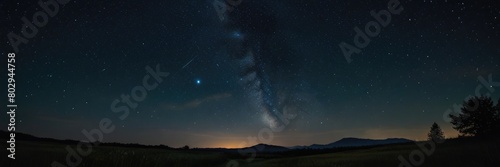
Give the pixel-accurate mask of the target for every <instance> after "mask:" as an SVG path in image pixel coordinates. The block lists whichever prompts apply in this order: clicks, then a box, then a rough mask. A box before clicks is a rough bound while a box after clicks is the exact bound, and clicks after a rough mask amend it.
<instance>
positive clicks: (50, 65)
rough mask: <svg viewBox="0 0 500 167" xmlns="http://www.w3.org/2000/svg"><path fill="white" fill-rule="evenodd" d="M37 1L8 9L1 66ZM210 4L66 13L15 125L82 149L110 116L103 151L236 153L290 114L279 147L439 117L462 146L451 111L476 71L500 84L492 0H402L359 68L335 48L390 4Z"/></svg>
mask: <svg viewBox="0 0 500 167" xmlns="http://www.w3.org/2000/svg"><path fill="white" fill-rule="evenodd" d="M37 2H38V1H34V0H29V1H14V0H5V1H1V2H0V15H2V17H1V20H0V22H1V26H0V35H1V36H0V39H1V41H0V52H1V53H0V54H1V55H2V57H4V58H2V64H6V59H7V53H9V52H13V48H12V47H11V45H10V43H9V39H8V38H7V34H8V33H10V32H14V33H17V34H20V30H21V28H22V25H23V22H22V20H21V18H22V17H23V16H26V17H27V18H28V19H29V20H32V18H31V17H32V16H33V14H34V13H35V12H37V11H40V10H42V9H41V7H39V6H38V3H37ZM213 2H214V1H212V0H201V1H194V0H186V1H180V0H179V1H168V2H167V1H160V0H152V1H147V2H143V1H131V0H122V1H97V0H89V1H70V2H69V3H67V4H66V5H62V6H60V10H59V12H58V13H57V15H55V16H54V17H50V18H49V19H48V23H47V25H46V26H44V27H41V28H39V31H38V33H37V35H36V36H35V37H33V38H31V39H29V42H28V43H27V44H21V45H19V51H18V52H17V53H16V65H17V69H16V81H17V104H18V113H17V115H16V118H17V119H18V122H17V123H18V124H17V129H16V130H17V131H18V132H24V133H29V134H33V135H36V136H41V137H50V138H57V139H76V140H83V139H85V138H84V136H83V135H82V132H81V131H82V130H83V129H86V130H90V129H94V128H96V127H98V126H99V121H100V120H101V119H103V118H109V119H111V120H112V121H113V124H114V125H116V129H115V130H114V131H113V132H112V133H110V134H106V135H105V136H104V141H105V142H126V143H142V144H165V145H169V146H172V147H181V146H184V145H189V146H191V147H228V148H229V147H241V146H249V144H248V145H240V143H242V142H245V141H247V137H257V136H258V134H259V131H260V130H262V129H264V128H272V127H273V126H277V125H278V124H280V123H279V119H277V116H276V115H279V114H280V113H281V114H282V113H287V114H285V117H287V118H291V119H290V121H289V123H288V124H286V126H285V129H284V130H282V131H280V132H276V133H274V134H273V136H274V138H273V140H272V142H271V143H270V144H275V145H283V146H294V145H310V144H314V143H317V144H324V143H330V142H333V141H336V140H339V139H341V138H343V137H360V138H374V139H381V138H391V137H404V138H408V139H415V140H423V139H425V137H426V134H427V132H428V130H429V128H430V126H431V125H432V123H433V122H437V123H438V124H440V125H441V127H442V128H443V130H444V132H445V135H446V136H448V137H455V136H457V132H456V131H455V130H453V129H452V128H451V125H450V124H449V123H447V122H445V120H443V113H445V111H446V110H447V109H449V108H451V106H452V105H453V104H455V103H456V104H460V103H461V102H462V101H463V100H464V98H465V97H467V96H469V95H473V94H474V92H475V89H476V87H477V86H478V84H481V82H480V81H478V77H479V76H482V77H484V78H487V76H488V75H490V74H491V75H492V77H493V80H494V81H496V80H500V75H499V74H500V67H499V64H500V47H499V46H500V45H499V44H500V38H499V32H500V31H499V29H500V5H499V4H498V3H496V1H493V0H479V1H464V0H457V1H454V0H418V1H416V0H402V1H401V6H402V7H403V8H404V10H403V11H402V12H401V13H400V14H398V15H396V14H393V15H392V21H391V22H390V24H389V25H387V26H386V27H383V28H381V31H380V34H379V35H378V36H376V37H373V38H371V42H370V43H369V45H368V46H366V47H365V48H363V49H361V50H362V51H361V53H359V54H353V55H352V60H353V61H352V62H350V63H348V62H347V61H346V58H345V57H344V55H343V53H342V50H341V49H340V47H339V44H340V43H341V42H346V43H350V44H351V45H353V37H354V36H355V35H356V32H355V30H354V27H360V28H361V29H363V30H364V27H365V25H366V24H367V23H368V22H370V21H373V20H375V19H374V18H373V17H372V16H371V15H370V11H372V10H375V11H380V10H386V9H387V3H388V2H389V1H377V0H362V1H338V0H332V1H319V0H312V1H305V0H304V1H298V0H297V1H295V0H294V1H289V0H277V1H272V2H270V1H263V0H252V1H249V0H242V3H241V4H238V5H236V6H234V7H233V10H232V11H231V12H227V13H226V15H225V16H226V17H225V20H221V19H220V17H219V15H218V13H217V12H216V8H215V7H214V6H213ZM220 2H223V1H220ZM157 65H159V67H160V69H161V71H164V72H169V73H170V75H169V76H167V77H164V78H163V82H161V83H159V84H158V86H157V87H156V88H155V89H154V90H151V91H148V93H147V96H146V97H145V99H144V100H143V101H140V102H137V104H138V106H137V107H136V108H135V109H130V114H129V115H128V117H127V118H126V119H124V120H120V119H119V116H120V114H118V113H114V112H112V111H111V109H110V105H111V104H112V102H113V101H114V100H115V99H119V100H121V96H122V95H127V94H131V91H132V90H133V88H134V87H136V86H140V85H142V83H143V78H144V76H146V75H148V71H147V70H146V69H145V68H146V67H147V66H150V67H151V68H153V69H155V67H156V66H157ZM2 67H5V66H4V65H2ZM2 73H6V70H4V69H2ZM483 91H484V92H486V91H487V90H483ZM491 95H492V96H493V97H494V99H498V97H499V93H498V92H491ZM2 99H4V100H2V101H4V102H5V101H6V97H2ZM495 101H496V100H495ZM4 102H2V104H5V103H4ZM7 121H8V120H7V119H4V117H2V119H1V120H0V123H1V124H2V125H6V124H7Z"/></svg>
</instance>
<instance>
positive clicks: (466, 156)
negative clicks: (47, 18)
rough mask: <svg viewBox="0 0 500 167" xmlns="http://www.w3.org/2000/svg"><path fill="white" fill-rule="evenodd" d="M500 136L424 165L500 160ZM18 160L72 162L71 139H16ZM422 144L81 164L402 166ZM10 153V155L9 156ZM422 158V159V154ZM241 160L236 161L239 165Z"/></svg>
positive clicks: (108, 153)
mask: <svg viewBox="0 0 500 167" xmlns="http://www.w3.org/2000/svg"><path fill="white" fill-rule="evenodd" d="M499 143H500V142H499V141H498V140H477V139H466V140H448V141H446V142H445V143H443V144H438V145H436V149H435V152H434V153H432V154H431V155H430V156H426V155H425V159H424V160H423V164H422V165H420V166H434V167H435V166H454V167H457V166H459V167H460V166H464V167H469V166H475V167H480V166H488V167H490V166H491V167H497V166H500V158H499V157H500V144H499ZM16 145H17V147H16V148H17V150H16V160H15V161H10V160H9V161H2V163H1V164H2V165H1V166H2V167H14V166H16V167H24V166H26V167H31V166H50V164H51V163H52V162H53V161H54V160H56V161H59V162H61V163H62V164H65V165H66V163H65V162H66V154H67V151H66V150H65V146H66V145H65V144H59V143H51V142H23V141H18V142H17V143H16ZM414 150H420V149H419V147H418V146H417V145H416V144H415V143H410V144H400V145H389V146H379V147H373V148H364V149H355V150H348V151H341V152H335V153H322V154H314V153H313V155H301V156H298V155H289V154H282V153H274V154H258V155H257V157H256V159H254V160H252V161H251V162H247V161H246V157H244V156H240V155H237V154H228V153H220V152H216V151H196V150H170V149H160V148H134V147H111V146H99V147H95V148H93V151H92V153H91V154H90V155H89V156H86V157H83V158H82V162H81V164H80V165H79V166H81V167H115V166H116V167H142V166H144V167H184V166H220V167H223V166H227V162H228V161H230V160H235V161H237V162H238V164H239V165H237V166H241V167H256V166H266V167H267V166H269V167H281V166H283V167H295V166H297V167H302V166H304V167H305V166H333V167H361V166H395V167H396V166H398V165H399V164H400V160H398V156H400V155H401V156H403V157H404V158H405V159H406V160H408V157H409V154H410V152H412V151H414ZM5 157H6V156H5ZM416 160H417V161H420V160H419V159H418V158H417V159H416ZM234 166H236V165H234Z"/></svg>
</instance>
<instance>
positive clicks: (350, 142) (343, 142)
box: [290, 137, 414, 149]
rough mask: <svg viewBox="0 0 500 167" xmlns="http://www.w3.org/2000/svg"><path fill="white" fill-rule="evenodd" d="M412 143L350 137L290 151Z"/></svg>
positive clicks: (296, 147)
mask: <svg viewBox="0 0 500 167" xmlns="http://www.w3.org/2000/svg"><path fill="white" fill-rule="evenodd" d="M410 142H414V141H413V140H408V139H404V138H388V139H361V138H353V137H349V138H343V139H340V140H338V141H336V142H333V143H330V144H313V145H310V146H295V147H290V149H331V148H342V147H363V146H376V145H387V144H400V143H410Z"/></svg>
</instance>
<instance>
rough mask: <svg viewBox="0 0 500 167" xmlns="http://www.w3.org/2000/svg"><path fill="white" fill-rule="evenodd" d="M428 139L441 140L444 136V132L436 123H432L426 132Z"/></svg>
mask: <svg viewBox="0 0 500 167" xmlns="http://www.w3.org/2000/svg"><path fill="white" fill-rule="evenodd" d="M427 136H428V140H429V141H435V142H441V141H443V140H444V139H445V138H444V133H443V131H442V130H441V127H439V125H438V124H437V123H435V122H434V123H433V124H432V126H431V131H430V132H429V133H428V134H427Z"/></svg>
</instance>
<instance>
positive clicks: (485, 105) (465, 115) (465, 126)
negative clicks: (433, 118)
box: [449, 96, 500, 136]
mask: <svg viewBox="0 0 500 167" xmlns="http://www.w3.org/2000/svg"><path fill="white" fill-rule="evenodd" d="M497 106H498V105H497ZM497 108H498V107H495V106H494V105H493V100H491V97H487V96H480V97H478V96H474V97H471V98H470V99H469V100H467V101H465V102H464V103H463V105H462V108H461V113H459V114H458V115H456V114H450V115H449V117H450V118H451V124H453V128H454V129H456V130H457V131H458V132H460V134H461V135H463V136H492V135H495V132H496V131H498V127H499V126H498V124H499V123H500V122H499V121H500V119H498V115H499V113H498V112H499V111H498V109H497ZM496 135H498V134H496Z"/></svg>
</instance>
